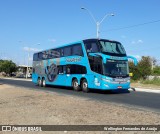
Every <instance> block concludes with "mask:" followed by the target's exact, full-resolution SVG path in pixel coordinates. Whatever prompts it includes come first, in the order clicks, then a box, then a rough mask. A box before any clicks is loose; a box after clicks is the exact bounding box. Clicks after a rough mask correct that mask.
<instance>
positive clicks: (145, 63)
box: [129, 56, 152, 80]
mask: <svg viewBox="0 0 160 134" xmlns="http://www.w3.org/2000/svg"><path fill="white" fill-rule="evenodd" d="M151 62H152V60H151V58H150V57H149V56H146V57H145V56H142V59H141V60H140V61H139V63H138V65H137V66H134V64H133V63H132V62H129V69H130V72H132V73H133V77H132V79H133V80H139V79H146V78H147V76H149V75H150V74H151V72H152V71H151V66H152V65H151Z"/></svg>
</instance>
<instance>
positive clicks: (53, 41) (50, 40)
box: [48, 39, 56, 43]
mask: <svg viewBox="0 0 160 134" xmlns="http://www.w3.org/2000/svg"><path fill="white" fill-rule="evenodd" d="M48 41H49V42H52V43H55V42H56V39H48Z"/></svg>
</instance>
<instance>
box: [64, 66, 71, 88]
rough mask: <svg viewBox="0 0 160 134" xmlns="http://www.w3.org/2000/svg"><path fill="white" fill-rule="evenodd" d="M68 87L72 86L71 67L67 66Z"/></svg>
mask: <svg viewBox="0 0 160 134" xmlns="http://www.w3.org/2000/svg"><path fill="white" fill-rule="evenodd" d="M65 70H66V86H71V80H72V78H71V66H70V65H68V66H66V69H65Z"/></svg>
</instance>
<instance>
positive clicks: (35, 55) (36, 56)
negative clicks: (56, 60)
mask: <svg viewBox="0 0 160 134" xmlns="http://www.w3.org/2000/svg"><path fill="white" fill-rule="evenodd" d="M33 61H38V54H37V53H36V54H34V55H33Z"/></svg>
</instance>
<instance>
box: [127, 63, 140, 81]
mask: <svg viewBox="0 0 160 134" xmlns="http://www.w3.org/2000/svg"><path fill="white" fill-rule="evenodd" d="M129 71H130V72H131V73H133V76H132V77H131V79H132V80H134V81H135V80H138V79H139V78H141V75H140V72H139V70H138V67H137V66H135V65H134V63H133V62H129Z"/></svg>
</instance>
